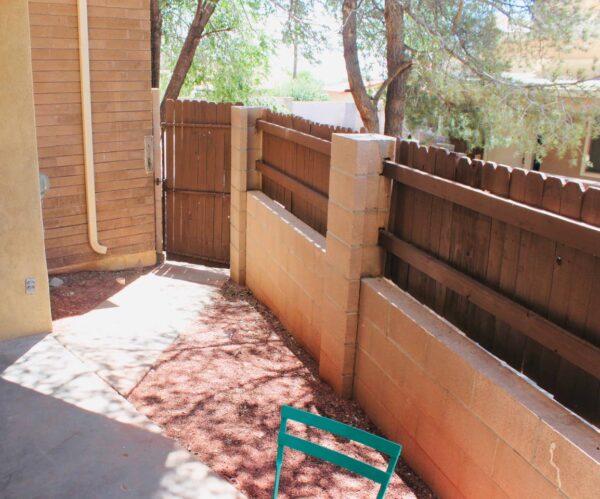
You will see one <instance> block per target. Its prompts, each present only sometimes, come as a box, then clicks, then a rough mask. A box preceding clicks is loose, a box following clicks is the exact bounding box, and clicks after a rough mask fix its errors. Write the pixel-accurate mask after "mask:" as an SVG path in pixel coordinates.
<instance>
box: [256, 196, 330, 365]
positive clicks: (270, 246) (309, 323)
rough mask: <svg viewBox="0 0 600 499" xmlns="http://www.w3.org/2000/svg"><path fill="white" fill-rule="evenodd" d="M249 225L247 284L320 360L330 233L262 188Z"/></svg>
mask: <svg viewBox="0 0 600 499" xmlns="http://www.w3.org/2000/svg"><path fill="white" fill-rule="evenodd" d="M246 227H247V229H246V284H247V285H248V287H249V288H250V289H251V290H252V292H253V293H254V294H255V295H256V297H257V298H258V299H259V300H260V301H262V302H263V303H264V304H266V305H267V306H268V307H269V308H270V309H271V310H272V311H273V312H274V313H275V314H276V315H277V317H279V319H280V320H281V321H282V322H283V324H284V325H285V327H286V328H287V329H288V330H289V331H290V332H291V333H292V335H293V336H294V337H295V338H296V339H297V340H298V342H299V343H300V344H301V345H302V346H303V347H305V348H306V349H307V350H308V351H309V352H310V353H311V355H312V356H313V357H314V358H316V359H318V358H319V348H320V342H321V315H320V310H321V305H322V301H323V273H324V267H325V238H324V237H323V236H322V235H321V234H319V233H318V232H317V231H316V230H314V229H311V228H310V227H309V226H308V225H306V224H305V223H304V222H302V221H301V220H299V219H298V218H296V217H295V216H294V215H292V214H291V213H289V212H288V211H286V210H285V209H284V208H283V207H281V206H280V205H279V204H277V203H276V202H275V201H273V200H272V199H270V198H268V197H267V196H266V195H265V194H263V193H262V192H259V191H248V195H247V226H246Z"/></svg>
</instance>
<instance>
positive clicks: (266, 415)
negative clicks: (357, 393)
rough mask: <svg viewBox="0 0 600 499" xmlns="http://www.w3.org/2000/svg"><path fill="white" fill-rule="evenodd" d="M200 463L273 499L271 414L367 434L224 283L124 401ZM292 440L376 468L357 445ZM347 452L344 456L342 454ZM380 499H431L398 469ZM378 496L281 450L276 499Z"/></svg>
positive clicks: (256, 306) (271, 322)
mask: <svg viewBox="0 0 600 499" xmlns="http://www.w3.org/2000/svg"><path fill="white" fill-rule="evenodd" d="M129 400H130V401H131V402H133V403H134V404H135V405H136V406H137V408H138V409H139V410H141V411H142V412H143V413H145V414H146V415H147V416H149V417H150V418H151V419H152V420H154V421H155V422H157V423H158V424H160V425H161V426H162V427H163V428H164V429H165V431H166V433H167V434H168V435H169V436H171V437H173V438H175V439H177V440H178V441H179V442H180V443H181V444H182V445H184V446H185V447H186V448H187V449H188V450H189V451H191V452H192V453H193V454H194V455H196V456H198V459H200V460H201V461H203V462H204V463H206V464H207V465H209V466H210V467H211V468H212V469H213V470H215V471H216V472H217V473H219V474H220V475H222V476H224V477H226V478H227V479H229V480H230V481H231V482H232V483H233V484H234V485H235V486H236V487H237V488H238V489H239V490H241V491H242V492H244V493H245V494H247V495H248V496H249V497H257V498H268V497H271V494H272V488H273V480H274V474H275V468H274V462H275V453H276V437H277V430H278V428H279V421H280V420H279V407H280V406H281V405H282V404H288V405H293V406H295V407H298V408H302V409H305V410H309V411H312V412H315V413H319V414H322V415H324V416H327V417H330V418H334V419H336V420H338V421H342V422H344V423H348V424H351V425H353V426H356V427H358V428H362V429H365V430H367V431H371V432H377V429H376V428H375V427H374V426H373V425H372V424H371V422H370V421H369V420H368V419H367V417H366V416H365V414H364V413H363V412H362V410H361V409H360V408H359V407H358V405H357V404H356V403H355V402H353V401H348V400H342V399H340V398H339V397H337V396H336V395H335V394H334V393H333V391H332V390H331V388H330V387H329V386H328V385H326V384H325V383H323V382H322V381H320V380H319V378H318V366H317V364H316V363H315V361H314V360H312V358H310V357H309V356H308V354H307V353H306V352H305V351H304V350H303V349H302V348H301V347H299V345H298V344H296V343H295V342H294V340H293V338H292V337H291V336H290V335H289V334H288V333H287V332H286V331H285V329H284V328H283V327H282V326H281V324H280V323H279V321H278V320H277V319H276V318H275V317H274V316H273V315H272V314H271V313H270V312H269V310H268V309H266V308H265V307H264V306H262V305H261V304H260V303H259V302H258V301H257V300H256V299H255V298H254V297H253V296H252V295H251V293H250V292H249V291H248V290H246V288H242V287H239V286H236V285H235V284H232V283H227V284H226V285H225V286H224V287H223V289H222V290H221V295H220V296H219V297H218V299H217V300H216V301H215V303H214V305H213V306H212V307H211V308H209V309H205V310H203V311H202V312H201V314H200V316H199V317H198V324H197V327H196V328H195V330H194V331H188V332H185V333H183V334H181V335H180V337H179V338H178V339H177V341H176V342H175V343H174V344H173V345H171V347H170V348H169V349H168V350H166V351H165V352H164V353H163V355H162V357H161V358H160V359H159V361H158V362H157V364H156V365H155V366H154V367H153V369H151V370H150V371H149V373H148V374H147V375H146V377H145V378H144V379H143V380H142V381H141V382H140V384H139V385H138V386H137V387H136V389H135V390H134V391H133V392H132V393H131V395H130V396H129ZM290 428H291V429H292V431H293V432H294V433H296V434H297V435H300V436H304V437H310V439H311V440H313V441H315V442H319V443H321V444H323V445H326V446H328V447H331V448H336V449H338V450H343V451H344V452H346V453H350V454H351V455H352V456H353V457H356V458H359V459H362V460H365V461H368V462H370V463H372V464H375V465H377V466H379V467H382V468H383V467H384V466H385V464H386V461H385V460H384V459H383V457H382V456H381V455H380V454H378V453H375V452H373V451H372V450H370V449H367V448H365V447H363V446H360V445H358V444H349V443H348V442H347V441H346V442H344V441H342V439H338V438H335V437H332V436H331V435H328V434H323V433H322V432H319V431H317V430H314V429H310V430H307V429H306V428H305V427H300V426H298V427H297V426H295V425H293V424H292V425H290ZM349 449H350V450H351V452H348V450H349ZM397 473H398V474H397V476H395V477H394V479H393V480H392V483H391V485H390V488H389V489H388V494H387V496H386V497H390V498H391V497H394V498H397V497H418V498H432V497H434V495H433V494H432V492H431V491H430V490H429V488H428V487H427V485H425V484H424V482H423V481H422V480H421V479H420V478H419V477H418V476H417V475H416V474H415V473H414V472H413V471H412V470H411V469H410V468H409V467H408V466H407V465H406V464H405V463H404V462H400V463H399V465H398V468H397ZM377 490H378V487H377V486H376V485H375V484H373V483H372V482H370V481H369V480H366V479H363V478H360V477H357V476H356V475H354V474H352V473H348V472H345V471H343V470H341V469H340V468H337V467H335V466H332V465H329V464H325V463H323V462H320V461H317V460H314V459H312V458H309V457H306V456H304V455H303V454H300V453H297V452H295V451H290V450H286V453H285V459H284V464H283V472H282V477H281V486H280V497H335V498H341V497H343V498H354V497H375V496H376V494H377Z"/></svg>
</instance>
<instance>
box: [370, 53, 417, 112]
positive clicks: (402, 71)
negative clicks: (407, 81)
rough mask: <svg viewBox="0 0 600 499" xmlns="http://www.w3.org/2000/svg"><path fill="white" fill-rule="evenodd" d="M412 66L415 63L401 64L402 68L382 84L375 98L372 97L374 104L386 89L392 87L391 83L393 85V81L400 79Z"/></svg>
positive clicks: (398, 68)
mask: <svg viewBox="0 0 600 499" xmlns="http://www.w3.org/2000/svg"><path fill="white" fill-rule="evenodd" d="M412 65H413V61H406V62H403V63H402V64H400V66H398V67H397V68H396V70H395V71H394V72H393V73H392V74H391V75H389V76H388V77H387V78H386V80H385V81H384V82H383V83H382V84H381V86H380V87H379V89H378V90H377V92H376V93H375V95H374V96H373V97H371V99H372V100H373V101H374V102H377V101H378V100H379V99H380V98H381V96H382V95H383V92H385V90H386V88H387V87H388V86H389V85H390V83H392V81H394V80H395V79H396V78H398V76H400V75H401V74H402V73H404V72H405V71H407V70H408V69H410V68H411V67H412Z"/></svg>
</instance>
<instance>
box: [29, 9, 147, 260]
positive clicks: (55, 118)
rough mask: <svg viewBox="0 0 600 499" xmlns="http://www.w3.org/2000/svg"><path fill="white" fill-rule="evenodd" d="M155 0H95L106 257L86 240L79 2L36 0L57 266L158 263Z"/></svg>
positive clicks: (33, 18)
mask: <svg viewBox="0 0 600 499" xmlns="http://www.w3.org/2000/svg"><path fill="white" fill-rule="evenodd" d="M149 12H150V11H149V0H120V1H119V2H114V1H111V0H88V14H89V36H90V72H91V92H92V112H93V131H94V137H93V138H94V160H95V171H96V196H97V201H96V204H97V214H98V237H99V240H100V243H101V244H104V245H106V246H108V253H107V255H104V256H102V255H98V254H96V253H94V252H92V250H91V249H90V248H89V245H88V242H87V222H86V204H85V187H84V173H83V172H84V167H83V138H82V118H81V96H80V79H79V44H78V31H77V2H76V0H50V1H47V2H42V1H34V0H31V1H30V2H29V14H30V25H31V44H32V62H33V78H34V100H35V111H36V122H37V138H38V153H39V162H40V171H41V172H42V173H44V174H46V175H48V176H49V177H50V186H51V187H50V190H49V191H48V192H47V194H46V196H45V198H44V202H43V216H44V227H45V243H46V257H47V261H48V268H49V270H51V271H57V270H61V269H76V268H103V267H104V268H106V267H109V268H110V267H125V266H134V265H138V264H149V263H152V262H153V261H154V260H153V259H154V191H153V178H152V176H151V175H147V174H146V172H145V168H144V136H145V135H151V134H152V97H151V91H150V19H149Z"/></svg>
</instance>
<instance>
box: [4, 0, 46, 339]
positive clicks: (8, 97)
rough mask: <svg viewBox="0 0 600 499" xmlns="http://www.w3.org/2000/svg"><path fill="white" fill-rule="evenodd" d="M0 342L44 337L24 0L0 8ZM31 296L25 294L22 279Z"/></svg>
mask: <svg viewBox="0 0 600 499" xmlns="http://www.w3.org/2000/svg"><path fill="white" fill-rule="evenodd" d="M0 67H2V68H5V69H6V68H10V70H3V71H0V110H1V113H0V114H1V116H2V119H1V120H0V261H1V264H0V339H7V338H11V337H16V336H22V335H27V334H33V333H39V332H45V331H50V329H51V327H52V321H51V318H50V298H49V292H48V275H47V271H46V260H45V254H44V237H43V228H42V212H41V203H40V192H39V180H38V160H37V145H36V131H35V118H34V107H33V80H32V70H31V44H30V37H29V15H28V9H27V0H3V1H2V2H0ZM28 277H34V278H35V279H36V284H37V285H36V288H37V290H36V293H35V294H34V295H27V294H25V279H26V278H28Z"/></svg>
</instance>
